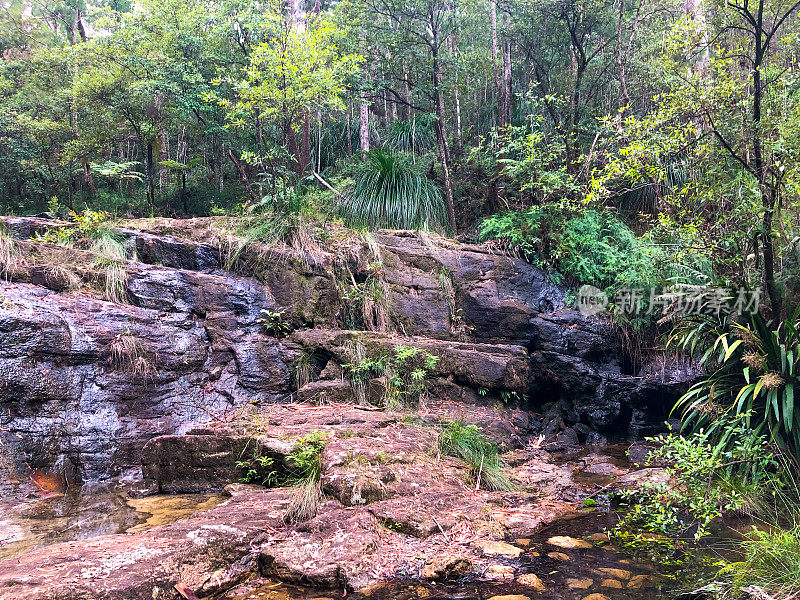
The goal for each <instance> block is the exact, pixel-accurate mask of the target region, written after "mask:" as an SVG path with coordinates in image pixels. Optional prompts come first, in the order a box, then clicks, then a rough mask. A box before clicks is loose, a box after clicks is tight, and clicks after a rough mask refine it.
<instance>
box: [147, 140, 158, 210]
mask: <svg viewBox="0 0 800 600" xmlns="http://www.w3.org/2000/svg"><path fill="white" fill-rule="evenodd" d="M154 180H155V169H154V168H153V142H152V141H148V142H147V203H148V204H149V205H150V208H153V207H154V206H155V203H156V200H155V198H156V188H155V181H154Z"/></svg>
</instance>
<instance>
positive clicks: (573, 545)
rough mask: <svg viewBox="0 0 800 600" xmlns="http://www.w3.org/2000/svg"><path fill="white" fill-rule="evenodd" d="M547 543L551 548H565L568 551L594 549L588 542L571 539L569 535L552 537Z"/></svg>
mask: <svg viewBox="0 0 800 600" xmlns="http://www.w3.org/2000/svg"><path fill="white" fill-rule="evenodd" d="M547 543H548V544H550V545H551V546H557V547H558V548H564V549H566V550H577V549H579V548H580V549H586V548H591V547H592V545H591V544H590V543H589V542H587V541H586V540H579V539H576V538H574V537H569V536H568V535H557V536H555V537H551V538H550V539H548V540H547Z"/></svg>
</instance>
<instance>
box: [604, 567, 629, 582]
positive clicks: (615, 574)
mask: <svg viewBox="0 0 800 600" xmlns="http://www.w3.org/2000/svg"><path fill="white" fill-rule="evenodd" d="M597 572H598V573H602V574H603V575H605V576H607V577H612V578H614V579H624V580H628V579H630V578H631V572H630V571H626V570H625V569H612V568H609V567H603V568H600V569H597Z"/></svg>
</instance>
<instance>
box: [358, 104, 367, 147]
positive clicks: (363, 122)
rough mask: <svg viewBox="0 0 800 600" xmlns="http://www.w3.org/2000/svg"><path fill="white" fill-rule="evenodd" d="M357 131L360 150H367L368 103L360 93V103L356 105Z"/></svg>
mask: <svg viewBox="0 0 800 600" xmlns="http://www.w3.org/2000/svg"><path fill="white" fill-rule="evenodd" d="M358 117H359V132H360V134H361V138H360V139H361V144H360V148H361V151H362V152H369V104H367V102H366V98H365V97H364V96H363V95H362V97H361V103H360V104H359V105H358Z"/></svg>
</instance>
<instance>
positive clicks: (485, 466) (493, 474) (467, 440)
mask: <svg viewBox="0 0 800 600" xmlns="http://www.w3.org/2000/svg"><path fill="white" fill-rule="evenodd" d="M439 452H441V453H442V454H445V455H447V456H452V457H455V458H458V459H460V460H463V461H464V462H465V463H466V464H467V465H468V466H469V468H470V472H471V475H472V477H473V481H475V483H476V484H479V485H480V487H482V488H483V489H485V490H489V491H504V490H512V489H514V486H513V484H512V483H511V482H510V481H509V480H508V479H507V478H506V477H505V476H504V475H503V474H502V473H501V469H502V468H503V465H504V463H503V460H502V459H501V458H500V453H499V452H498V450H497V446H495V445H494V444H493V443H492V442H491V441H489V440H488V439H487V438H486V436H485V435H483V433H481V432H480V431H479V430H478V428H477V427H476V426H475V425H467V424H466V423H464V422H463V421H446V422H445V423H444V428H443V429H442V432H441V433H440V434H439Z"/></svg>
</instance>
